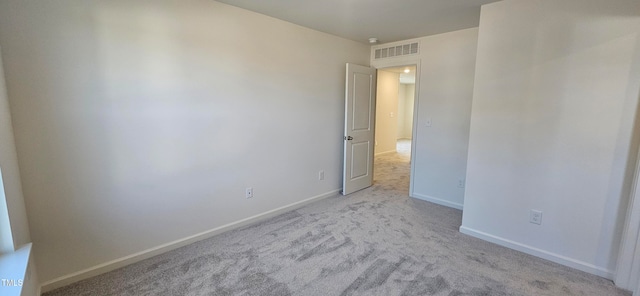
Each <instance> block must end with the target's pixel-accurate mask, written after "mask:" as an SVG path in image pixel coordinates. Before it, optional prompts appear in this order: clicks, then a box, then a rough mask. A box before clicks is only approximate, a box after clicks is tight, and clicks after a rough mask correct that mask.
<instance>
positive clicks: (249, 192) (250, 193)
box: [244, 187, 253, 198]
mask: <svg viewBox="0 0 640 296" xmlns="http://www.w3.org/2000/svg"><path fill="white" fill-rule="evenodd" d="M244 196H245V197H246V198H252V197H253V188H251V187H247V189H245V191H244Z"/></svg>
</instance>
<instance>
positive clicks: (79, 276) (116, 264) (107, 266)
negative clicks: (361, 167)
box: [41, 189, 342, 293]
mask: <svg viewBox="0 0 640 296" xmlns="http://www.w3.org/2000/svg"><path fill="white" fill-rule="evenodd" d="M340 191H342V189H337V190H332V191H329V192H326V193H323V194H320V195H316V196H314V197H310V198H307V199H305V200H301V201H298V202H294V203H292V204H289V205H286V206H283V207H280V208H277V209H273V210H271V211H267V212H264V213H261V214H258V215H255V216H252V217H249V218H245V219H242V220H239V221H236V222H232V223H229V224H226V225H222V226H220V227H216V228H213V229H211V230H208V231H205V232H201V233H198V234H195V235H192V236H189V237H185V238H182V239H179V240H175V241H172V242H169V243H166V244H163V245H160V246H157V247H154V248H150V249H147V250H144V251H142V252H138V253H135V254H132V255H129V256H125V257H122V258H119V259H116V260H112V261H109V262H105V263H102V264H99V265H96V266H94V267H90V268H87V269H85V270H81V271H78V272H74V273H71V274H68V275H65V276H61V277H59V278H56V279H53V280H50V281H47V282H44V283H42V285H41V290H42V293H46V292H49V291H51V290H54V289H57V288H60V287H64V286H66V285H69V284H72V283H75V282H78V281H81V280H84V279H88V278H91V277H94V276H97V275H100V274H103V273H107V272H109V271H113V270H116V269H118V268H121V267H124V266H127V265H130V264H133V263H136V262H139V261H142V260H144V259H148V258H151V257H153V256H157V255H160V254H162V253H166V252H168V251H171V250H175V249H177V248H180V247H183V246H186V245H189V244H192V243H195V242H198V241H201V240H204V239H208V238H210V237H213V236H215V235H218V234H220V233H223V232H227V231H230V230H234V229H237V228H240V227H243V226H246V225H249V224H253V223H256V222H259V221H262V220H265V219H269V218H272V217H275V216H277V215H280V214H283V213H286V212H289V211H292V210H295V209H297V208H300V207H302V206H304V205H307V204H309V203H312V202H315V201H318V200H321V199H325V198H328V197H331V196H335V195H337V194H338V193H339V192H340Z"/></svg>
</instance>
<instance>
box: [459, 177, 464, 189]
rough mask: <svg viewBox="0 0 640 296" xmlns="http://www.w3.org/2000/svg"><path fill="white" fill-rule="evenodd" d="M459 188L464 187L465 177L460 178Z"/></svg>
mask: <svg viewBox="0 0 640 296" xmlns="http://www.w3.org/2000/svg"><path fill="white" fill-rule="evenodd" d="M458 188H464V179H458Z"/></svg>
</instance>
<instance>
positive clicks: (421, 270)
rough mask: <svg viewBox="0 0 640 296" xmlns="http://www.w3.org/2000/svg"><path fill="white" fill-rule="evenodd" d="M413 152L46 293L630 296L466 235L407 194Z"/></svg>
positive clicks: (449, 213)
mask: <svg viewBox="0 0 640 296" xmlns="http://www.w3.org/2000/svg"><path fill="white" fill-rule="evenodd" d="M401 144H403V143H401ZM404 144H405V146H403V147H399V151H403V153H402V154H386V155H383V156H381V157H378V158H377V159H376V174H375V184H374V186H372V187H370V188H368V189H365V190H362V191H360V192H357V193H354V194H352V195H350V196H347V197H343V196H336V197H333V198H328V199H325V200H323V201H320V202H317V203H314V204H311V205H309V206H306V207H304V208H301V209H299V210H296V211H292V212H288V213H285V214H283V215H281V216H278V217H275V218H273V219H270V220H267V221H264V222H262V223H259V224H256V225H253V226H250V227H246V228H243V229H239V230H235V231H231V232H227V233H224V234H222V235H219V236H216V237H214V238H211V239H208V240H204V241H201V242H198V243H195V244H192V245H189V246H186V247H184V248H181V249H178V250H175V251H172V252H168V253H165V254H163V255H160V256H157V257H154V258H151V259H148V260H145V261H142V262H139V263H137V264H134V265H131V266H128V267H125V268H122V269H120V270H116V271H113V272H110V273H107V274H104V275H101V276H98V277H95V278H92V279H88V280H85V281H82V282H79V283H76V284H73V285H70V286H67V287H64V288H61V289H58V290H56V291H52V292H50V293H47V294H46V295H47V296H58V295H66V296H69V295H446V296H459V295H475V296H480V295H598V296H601V295H630V293H628V292H625V291H622V290H619V289H616V288H615V287H614V285H613V284H612V282H611V281H608V280H605V279H603V278H600V277H597V276H594V275H590V274H587V273H584V272H580V271H577V270H573V269H570V268H567V267H564V266H560V265H558V264H555V263H551V262H548V261H545V260H541V259H538V258H535V257H532V256H529V255H526V254H522V253H519V252H516V251H513V250H510V249H507V248H503V247H500V246H496V245H493V244H491V243H487V242H484V241H481V240H478V239H475V238H472V237H469V236H465V235H463V234H461V233H459V232H458V227H459V226H460V221H461V212H460V211H458V210H455V209H450V208H446V207H442V206H439V205H435V204H431V203H428V202H424V201H420V200H416V199H412V198H409V197H408V196H407V194H408V188H409V176H408V173H409V155H408V152H409V151H408V150H407V149H406V148H407V146H406V145H407V142H406V141H405V142H404Z"/></svg>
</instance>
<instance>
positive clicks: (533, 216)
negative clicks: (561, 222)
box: [529, 210, 542, 225]
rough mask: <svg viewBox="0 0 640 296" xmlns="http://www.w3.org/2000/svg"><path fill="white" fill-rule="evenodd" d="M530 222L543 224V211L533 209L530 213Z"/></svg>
mask: <svg viewBox="0 0 640 296" xmlns="http://www.w3.org/2000/svg"><path fill="white" fill-rule="evenodd" d="M529 222H530V223H533V224H538V225H540V224H542V211H538V210H531V213H530V214H529Z"/></svg>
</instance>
